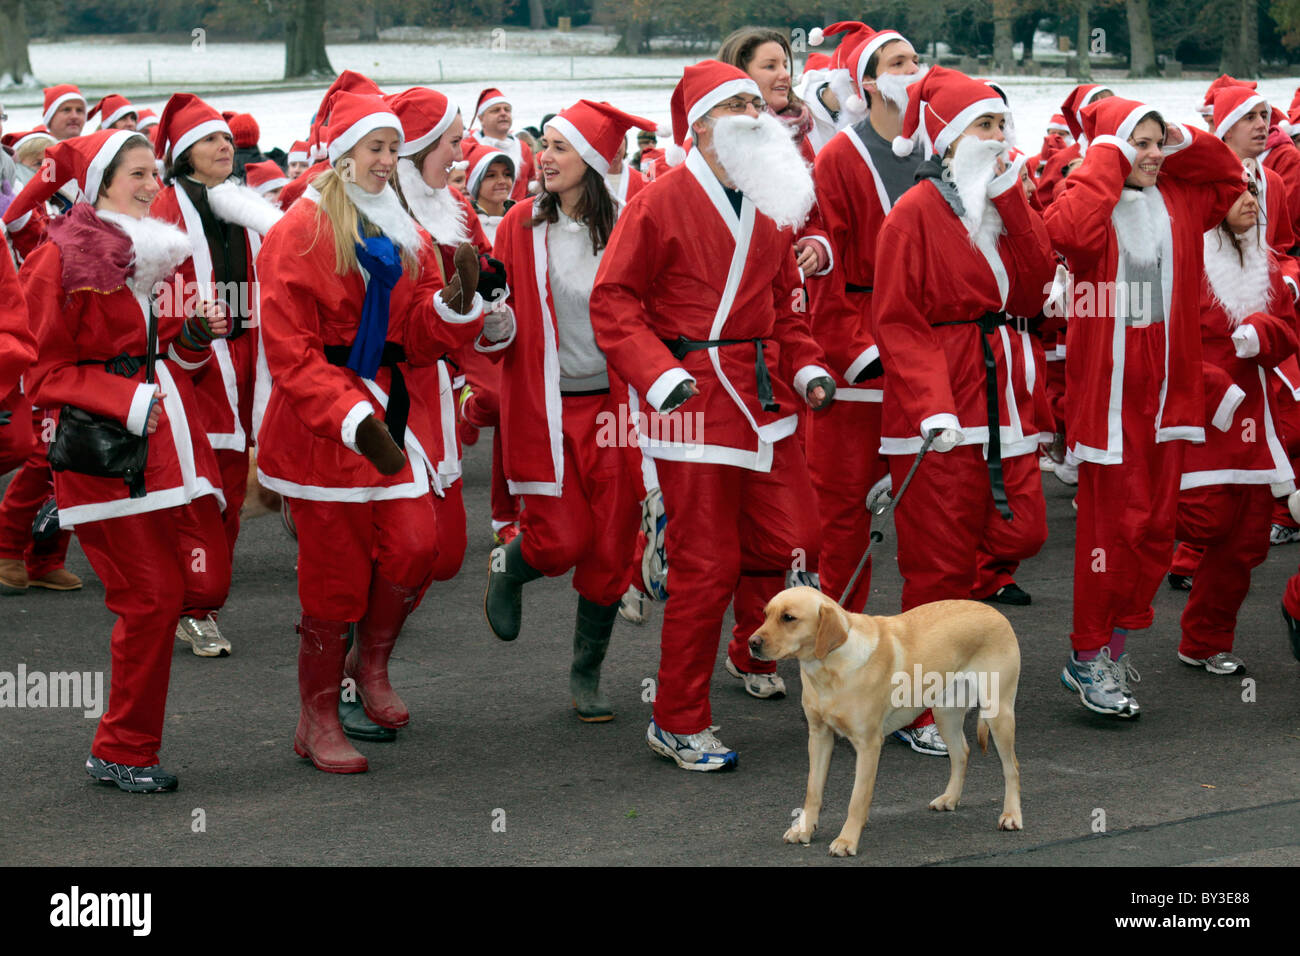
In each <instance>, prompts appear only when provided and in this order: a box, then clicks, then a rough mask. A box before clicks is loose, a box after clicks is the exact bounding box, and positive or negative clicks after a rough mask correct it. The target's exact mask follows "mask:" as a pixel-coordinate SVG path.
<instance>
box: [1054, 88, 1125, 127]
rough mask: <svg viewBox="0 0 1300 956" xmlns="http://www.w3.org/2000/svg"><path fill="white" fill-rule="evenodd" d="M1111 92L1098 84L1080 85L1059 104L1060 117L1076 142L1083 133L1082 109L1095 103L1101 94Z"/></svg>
mask: <svg viewBox="0 0 1300 956" xmlns="http://www.w3.org/2000/svg"><path fill="white" fill-rule="evenodd" d="M1111 92H1113V91H1112V90H1111V88H1110V87H1108V86H1102V85H1101V84H1100V83H1081V84H1079V85H1078V86H1076V87H1075V88H1074V89H1072V90H1071V91H1070V95H1069V96H1067V97H1066V98H1065V102H1064V103H1062V104H1061V116H1062V118H1063V119H1064V120H1065V124H1066V126H1068V127H1069V129H1070V135H1071V136H1073V137H1074V138H1075V140H1076V141H1078V139H1079V136H1080V135H1081V134H1082V133H1083V117H1082V116H1081V115H1080V114H1081V113H1082V112H1083V108H1084V107H1085V106H1087V105H1088V104H1089V103H1094V102H1096V100H1097V97H1098V96H1100V95H1101V94H1102V93H1111Z"/></svg>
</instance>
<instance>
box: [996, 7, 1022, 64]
mask: <svg viewBox="0 0 1300 956" xmlns="http://www.w3.org/2000/svg"><path fill="white" fill-rule="evenodd" d="M1014 17H1015V0H993V69H994V71H996V72H1003V73H1010V72H1011V71H1012V70H1013V69H1014V68H1015V65H1016V55H1015V51H1014V50H1013V48H1012V37H1011V21H1012V19H1013V18H1014Z"/></svg>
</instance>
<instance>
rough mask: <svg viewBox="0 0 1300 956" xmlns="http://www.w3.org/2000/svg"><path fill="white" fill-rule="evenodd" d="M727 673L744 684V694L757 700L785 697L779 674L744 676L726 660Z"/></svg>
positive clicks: (729, 660)
mask: <svg viewBox="0 0 1300 956" xmlns="http://www.w3.org/2000/svg"><path fill="white" fill-rule="evenodd" d="M727 673H728V674H730V675H731V676H732V677H739V678H740V679H741V680H743V681H744V682H745V693H747V694H748V695H749V696H750V697H757V698H758V699H759V700H767V699H768V698H770V697H784V696H785V681H783V680H781V675H779V674H746V673H745V672H744V671H742V670H741V669H740V668H739V667H737V666H736V665H735V664H733V663H731V658H730V657H728V658H727Z"/></svg>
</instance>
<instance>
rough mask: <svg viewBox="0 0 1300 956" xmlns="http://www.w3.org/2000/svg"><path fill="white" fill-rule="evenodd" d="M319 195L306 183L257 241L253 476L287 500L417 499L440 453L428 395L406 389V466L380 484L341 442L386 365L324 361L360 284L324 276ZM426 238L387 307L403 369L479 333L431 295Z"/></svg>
mask: <svg viewBox="0 0 1300 956" xmlns="http://www.w3.org/2000/svg"><path fill="white" fill-rule="evenodd" d="M318 200H319V193H317V192H316V190H315V189H313V188H311V187H309V188H308V189H307V191H306V192H305V193H303V197H302V201H299V202H297V203H295V204H294V205H293V207H292V208H291V209H290V210H289V211H288V212H287V213H285V216H284V218H283V219H281V220H280V222H279V223H278V224H277V225H276V226H275V228H273V229H272V230H271V232H270V233H269V234H268V235H267V237H266V241H265V243H264V244H263V246H262V252H261V266H262V276H263V278H262V282H261V297H262V320H263V325H262V345H263V349H264V350H265V354H266V361H267V365H268V367H269V369H270V374H271V382H272V387H271V396H270V400H269V402H268V403H267V407H266V413H265V416H264V417H263V420H262V428H261V431H260V432H259V433H258V445H259V452H258V460H257V470H258V478H259V480H260V481H261V483H262V485H263V486H265V487H267V488H270V489H271V490H272V491H277V492H279V493H280V494H282V495H285V496H287V497H290V498H307V499H311V500H316V501H375V500H381V499H389V498H417V497H419V496H420V495H424V494H427V493H428V492H429V490H430V477H431V476H432V477H433V478H434V487H435V488H436V487H437V478H436V466H435V464H434V462H436V460H437V451H435V450H434V449H436V448H438V447H439V446H438V445H437V444H436V443H435V438H434V431H433V424H432V421H431V419H432V413H431V409H430V406H429V400H428V396H427V395H426V394H425V390H424V389H422V388H409V387H408V391H409V392H410V397H411V410H410V415H409V417H408V419H407V427H406V435H405V446H406V453H407V458H408V459H409V460H408V461H407V464H406V465H405V466H404V467H403V468H402V470H401V471H400V472H398V473H397V474H396V475H392V476H390V477H385V476H383V475H381V474H380V473H379V471H378V470H377V469H376V468H375V466H374V465H372V464H371V463H370V462H369V461H368V460H367V459H366V458H365V457H363V456H362V455H361V454H360V452H358V451H356V450H354V446H349V445H347V444H345V443H344V439H345V435H346V434H347V433H348V432H349V431H351V432H355V426H356V424H357V423H358V422H359V421H360V420H361V419H362V418H364V417H365V416H366V415H367V414H373V415H374V416H375V417H377V418H381V419H382V418H383V417H384V416H383V409H384V408H386V407H387V404H388V393H389V390H390V388H391V384H392V370H391V369H389V368H387V367H384V366H381V367H380V369H379V371H378V373H377V374H376V376H375V378H374V379H373V380H368V379H363V378H361V376H360V375H358V374H357V373H356V372H354V371H352V370H351V369H349V368H345V367H342V366H336V365H331V364H330V363H329V362H328V361H326V359H325V354H324V347H325V346H327V345H336V346H340V345H351V344H352V342H353V340H354V339H355V338H356V334H357V330H358V328H359V325H360V317H361V309H362V302H363V300H364V298H365V290H366V286H365V281H364V280H363V279H362V277H361V275H360V273H358V272H355V271H354V272H350V273H349V274H347V275H345V276H341V275H338V274H337V273H336V272H335V271H334V234H333V231H332V229H331V227H330V224H329V222H328V221H327V220H325V219H324V218H323V217H322V218H321V220H320V221H319V223H318V221H317V209H318V206H317V202H318ZM430 254H431V252H430V247H429V246H428V244H427V243H426V246H425V254H424V255H423V256H422V257H421V268H420V274H419V276H418V278H417V279H415V280H413V279H412V278H411V277H410V276H403V277H402V278H401V279H399V280H398V282H397V284H396V285H395V286H394V287H393V290H392V295H391V297H390V300H389V323H388V341H390V342H396V343H399V344H400V345H402V346H403V348H404V349H405V351H406V364H407V365H432V364H433V363H435V362H436V361H438V359H439V358H441V357H442V356H443V355H444V354H445V353H446V352H447V351H448V350H449V349H453V348H455V347H456V346H457V345H459V344H460V343H461V342H462V341H464V340H465V338H466V337H469V336H472V335H476V334H478V333H479V332H480V331H481V329H482V319H481V316H480V315H479V314H478V313H471V314H470V315H468V316H460V315H457V314H455V313H453V312H451V311H450V310H448V309H446V308H445V307H444V306H443V305H442V303H441V301H440V300H439V299H438V298H437V296H436V289H437V287H438V285H439V281H440V280H439V279H438V271H437V268H436V266H435V265H434V264H433V262H432V260H431V259H429V258H428V256H429V255H430Z"/></svg>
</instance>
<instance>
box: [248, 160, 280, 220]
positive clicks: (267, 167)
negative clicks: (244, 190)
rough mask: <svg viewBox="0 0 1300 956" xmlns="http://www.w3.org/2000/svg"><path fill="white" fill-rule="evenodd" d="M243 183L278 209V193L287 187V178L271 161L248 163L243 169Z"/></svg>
mask: <svg viewBox="0 0 1300 956" xmlns="http://www.w3.org/2000/svg"><path fill="white" fill-rule="evenodd" d="M244 182H245V183H246V184H247V186H248V188H249V189H251V190H253V192H255V193H257V194H258V195H259V196H261V197H262V198H263V199H265V200H266V201H267V202H269V203H271V204H272V205H273V206H275V207H276V208H277V209H278V208H280V192H281V191H282V190H283V189H284V187H285V186H287V185H289V177H288V176H286V175H285V174H284V170H282V169H281V168H280V167H279V166H277V165H276V164H275V163H274V162H273V161H271V160H269V159H268V160H267V161H266V162H264V163H249V164H248V165H247V166H245V167H244Z"/></svg>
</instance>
